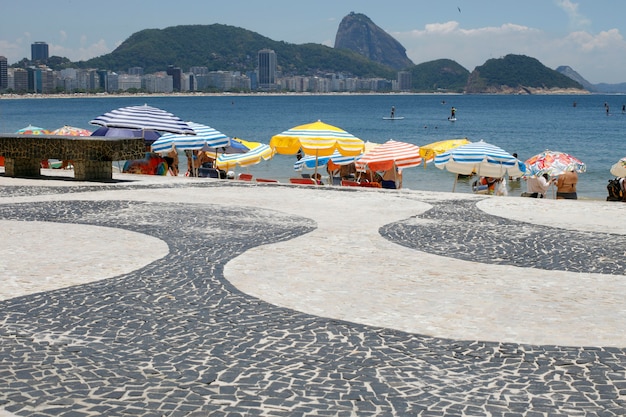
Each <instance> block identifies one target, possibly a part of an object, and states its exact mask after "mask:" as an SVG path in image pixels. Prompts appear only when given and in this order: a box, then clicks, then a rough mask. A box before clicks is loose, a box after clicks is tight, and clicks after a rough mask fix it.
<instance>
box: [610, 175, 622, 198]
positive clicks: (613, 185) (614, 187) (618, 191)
mask: <svg viewBox="0 0 626 417" xmlns="http://www.w3.org/2000/svg"><path fill="white" fill-rule="evenodd" d="M619 180H620V179H619V178H613V179H612V180H609V183H608V185H607V186H606V189H607V191H608V192H609V196H608V197H607V198H606V201H622V197H623V193H622V186H621V184H620V183H619Z"/></svg>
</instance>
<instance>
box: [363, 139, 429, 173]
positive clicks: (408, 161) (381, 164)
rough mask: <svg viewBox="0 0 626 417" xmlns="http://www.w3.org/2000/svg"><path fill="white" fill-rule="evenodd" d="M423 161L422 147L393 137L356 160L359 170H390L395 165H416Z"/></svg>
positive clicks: (405, 166)
mask: <svg viewBox="0 0 626 417" xmlns="http://www.w3.org/2000/svg"><path fill="white" fill-rule="evenodd" d="M421 163H422V157H421V156H420V148H419V146H417V145H413V144H411V143H406V142H400V141H396V140H393V139H390V140H388V141H387V142H385V143H383V144H382V145H378V146H376V147H375V148H372V149H371V150H369V151H367V152H365V153H364V154H363V156H361V158H360V159H359V160H357V161H356V169H357V171H361V172H364V171H366V170H368V169H369V170H371V171H388V170H390V169H392V168H393V167H394V165H395V166H396V167H397V168H398V169H404V168H410V167H416V166H418V165H419V164H421Z"/></svg>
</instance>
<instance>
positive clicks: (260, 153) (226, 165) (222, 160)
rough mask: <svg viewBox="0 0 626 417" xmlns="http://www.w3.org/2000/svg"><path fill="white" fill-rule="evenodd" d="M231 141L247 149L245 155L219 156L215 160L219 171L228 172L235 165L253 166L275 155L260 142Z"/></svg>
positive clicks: (268, 147)
mask: <svg viewBox="0 0 626 417" xmlns="http://www.w3.org/2000/svg"><path fill="white" fill-rule="evenodd" d="M232 140H234V141H237V142H239V143H241V144H242V145H243V146H245V147H246V148H248V149H249V151H248V152H245V153H237V154H227V153H225V154H221V155H219V156H218V157H217V159H216V164H217V167H218V168H219V169H223V170H226V171H228V170H230V169H234V168H235V167H236V166H237V165H239V166H242V167H245V166H250V165H255V164H258V163H259V162H261V161H262V160H264V161H266V160H268V159H270V158H272V157H273V156H274V154H275V153H276V152H275V151H274V149H272V148H270V146H269V145H266V144H264V143H260V142H250V141H247V140H243V139H239V138H233V139H232Z"/></svg>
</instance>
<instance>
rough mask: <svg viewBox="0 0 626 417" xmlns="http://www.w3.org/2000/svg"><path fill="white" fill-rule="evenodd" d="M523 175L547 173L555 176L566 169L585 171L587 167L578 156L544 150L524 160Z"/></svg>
mask: <svg viewBox="0 0 626 417" xmlns="http://www.w3.org/2000/svg"><path fill="white" fill-rule="evenodd" d="M525 163H526V168H527V169H526V173H525V176H527V177H531V176H535V177H536V176H540V175H543V174H548V175H549V176H551V177H556V176H558V175H561V174H563V173H565V172H568V171H575V172H578V173H582V172H585V171H586V170H587V167H586V166H585V164H584V163H583V162H582V161H581V160H580V159H578V158H576V157H574V156H572V155H570V154H567V153H564V152H558V151H551V150H546V151H543V152H541V153H539V154H537V155H535V156H532V157H530V158H528V159H527V160H526V162H525Z"/></svg>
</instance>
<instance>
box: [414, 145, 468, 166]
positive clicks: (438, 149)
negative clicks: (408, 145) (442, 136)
mask: <svg viewBox="0 0 626 417" xmlns="http://www.w3.org/2000/svg"><path fill="white" fill-rule="evenodd" d="M468 143H471V142H470V141H469V140H467V138H462V139H447V140H441V141H439V142H433V143H429V144H428V145H424V146H420V156H421V157H422V159H423V160H424V168H426V163H428V162H432V161H434V160H435V156H437V155H439V154H442V153H444V152H446V151H449V150H450V149H453V148H456V147H457V146H461V145H467V144H468Z"/></svg>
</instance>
